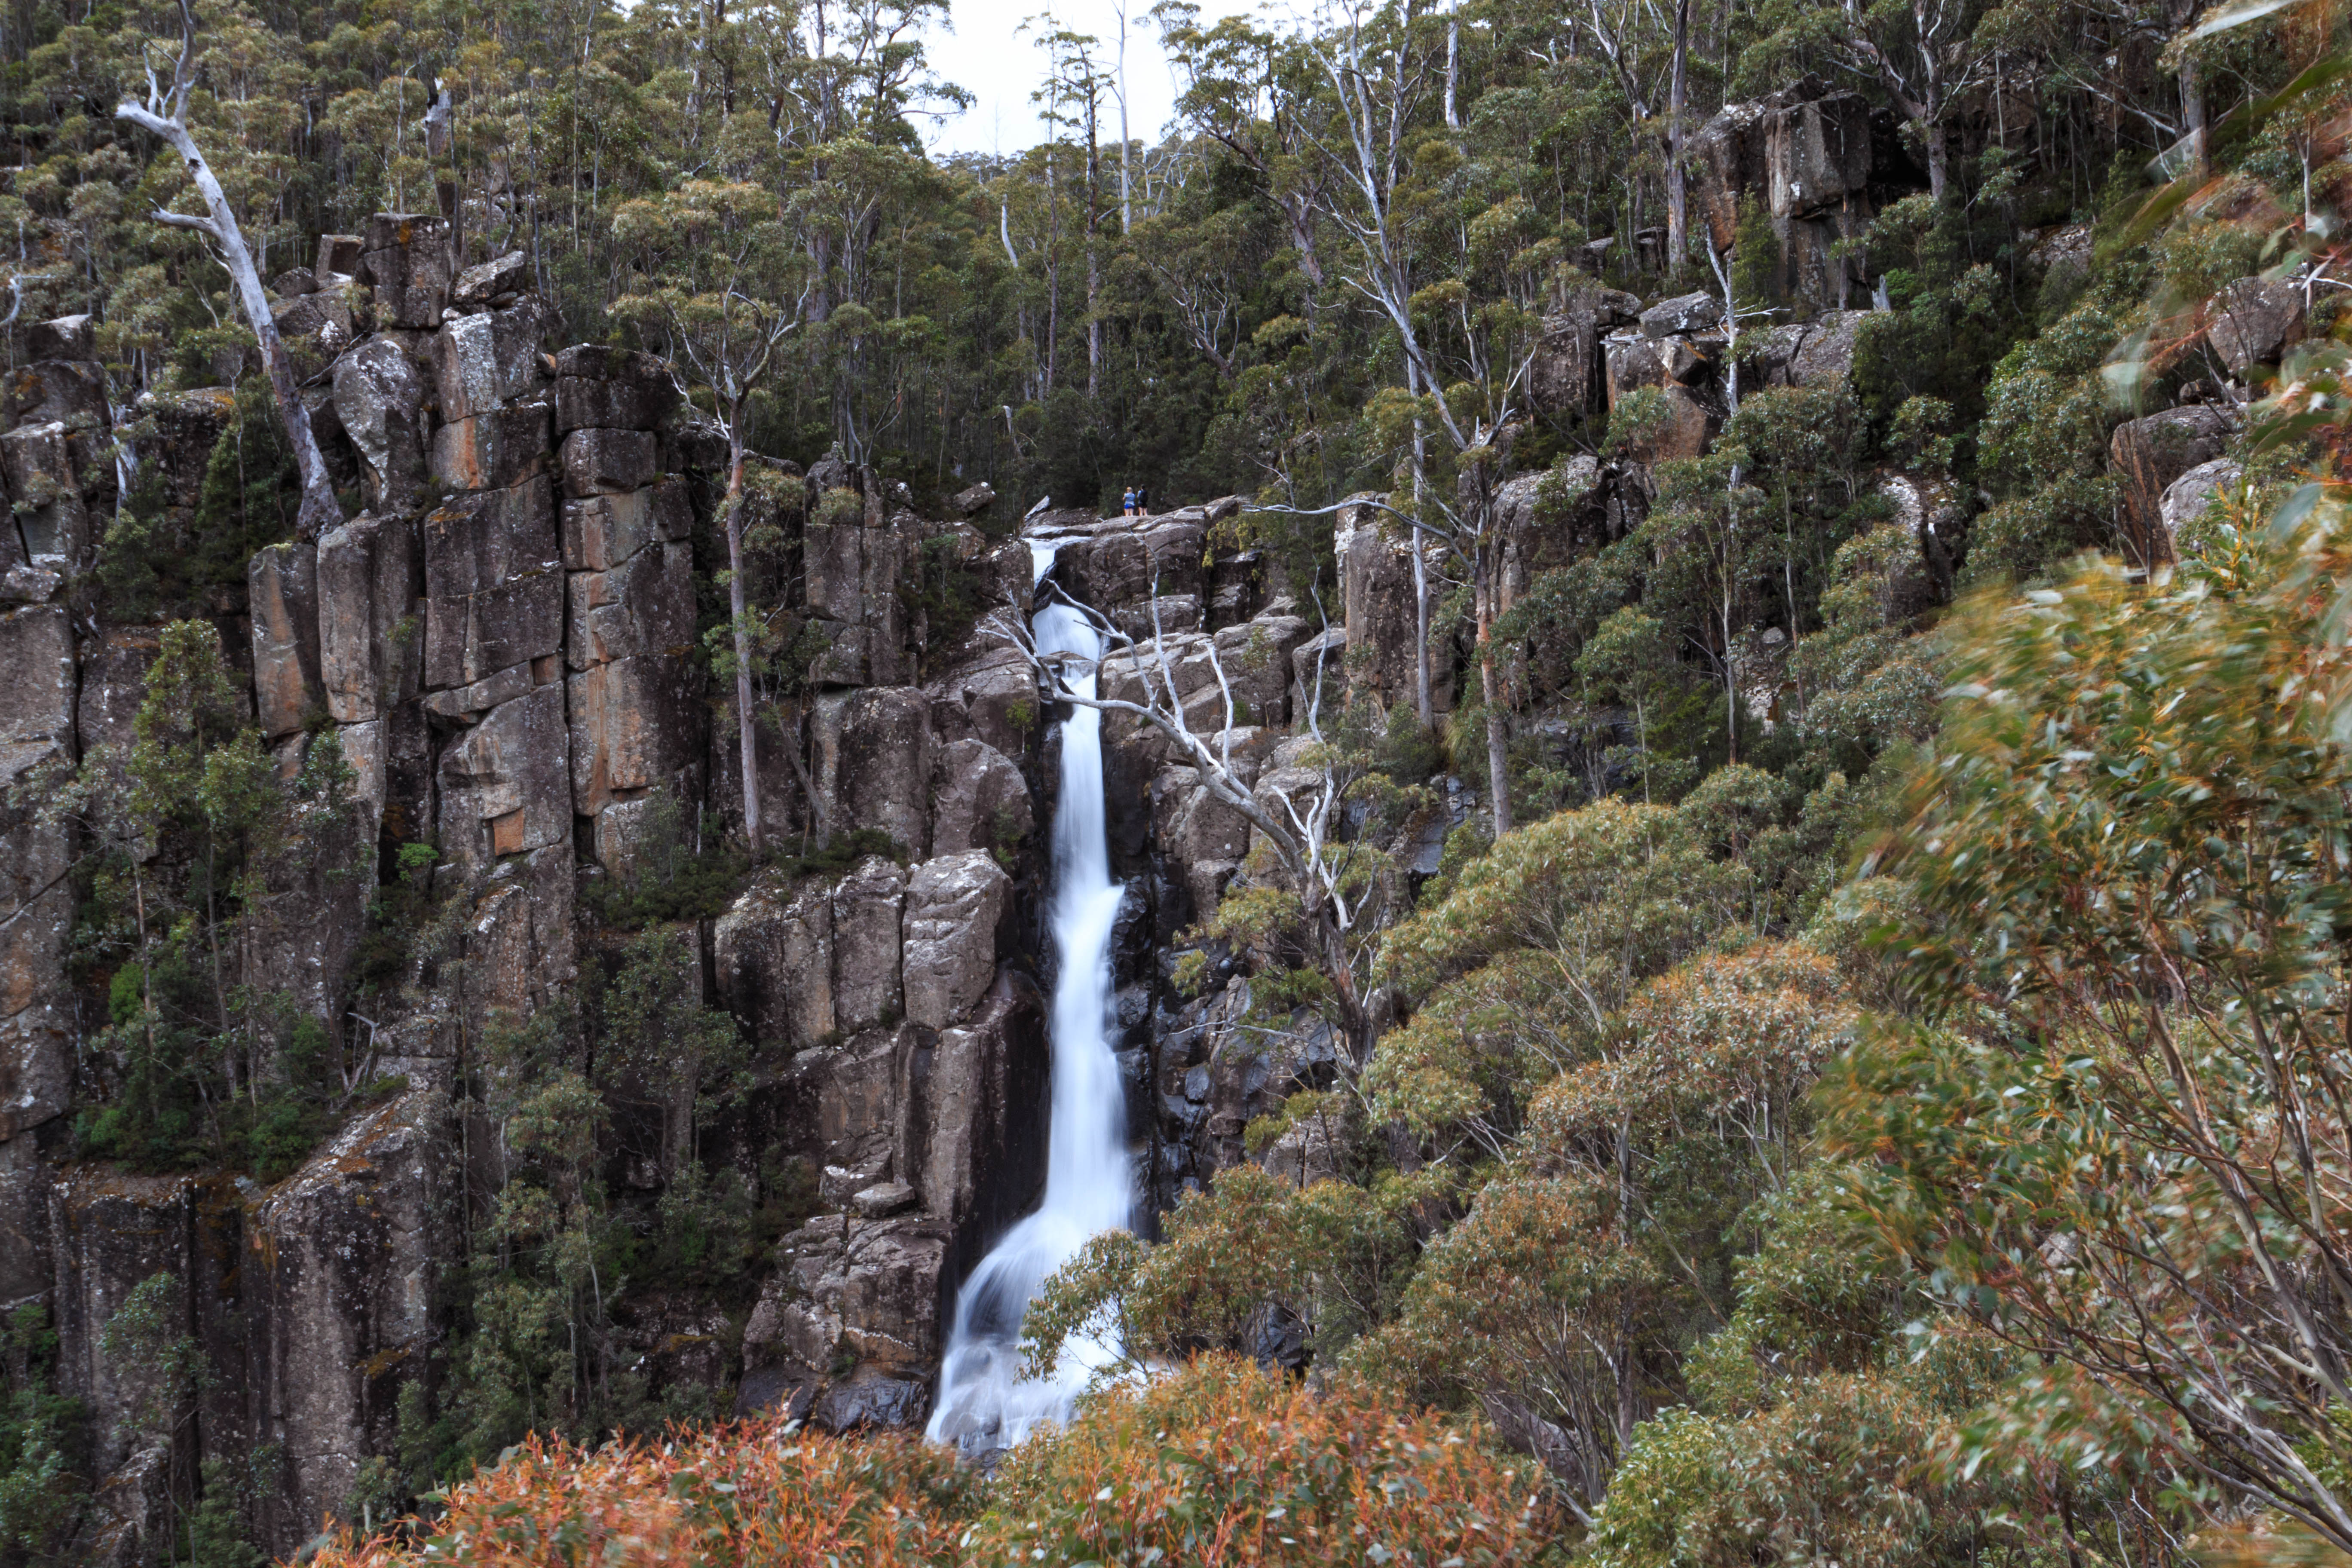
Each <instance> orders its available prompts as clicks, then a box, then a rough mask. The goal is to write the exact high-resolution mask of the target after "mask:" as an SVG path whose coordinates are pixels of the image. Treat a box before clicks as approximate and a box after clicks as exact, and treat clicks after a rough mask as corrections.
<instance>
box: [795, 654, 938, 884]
mask: <svg viewBox="0 0 2352 1568" xmlns="http://www.w3.org/2000/svg"><path fill="white" fill-rule="evenodd" d="M816 720H817V722H816V733H817V768H816V778H815V781H814V782H815V786H816V792H817V795H818V796H819V797H820V799H821V800H822V802H823V806H824V826H825V830H826V831H827V832H829V833H831V834H834V835H835V836H839V835H842V834H846V833H849V832H852V831H854V830H856V829H858V828H876V829H879V830H880V831H882V832H884V833H887V834H888V835H889V836H890V838H891V840H892V841H893V842H894V843H896V844H897V845H898V847H900V848H901V849H903V850H905V851H906V852H907V853H908V854H909V855H920V854H922V853H923V852H924V851H925V850H926V849H927V848H928V847H929V846H928V844H927V843H926V842H925V837H926V834H927V832H928V830H929V826H930V782H931V705H930V700H929V698H927V697H925V696H924V694H923V693H922V692H921V691H919V690H917V689H914V688H912V687H904V686H897V687H880V688H875V689H868V690H863V691H852V692H848V693H845V694H843V695H839V696H828V697H824V698H822V699H820V700H819V701H818V703H817V713H816Z"/></svg>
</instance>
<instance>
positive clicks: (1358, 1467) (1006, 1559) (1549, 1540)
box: [964, 1357, 1566, 1568]
mask: <svg viewBox="0 0 2352 1568" xmlns="http://www.w3.org/2000/svg"><path fill="white" fill-rule="evenodd" d="M1475 1439H1476V1434H1475V1431H1470V1432H1465V1431H1464V1430H1461V1429H1459V1428H1457V1427H1456V1426H1454V1424H1453V1423H1451V1422H1449V1421H1447V1420H1446V1419H1444V1418H1442V1417H1440V1416H1438V1415H1433V1414H1432V1413H1430V1412H1427V1411H1420V1410H1414V1411H1409V1412H1404V1413H1400V1412H1399V1411H1398V1410H1397V1409H1396V1408H1395V1406H1394V1404H1393V1402H1392V1401H1386V1400H1382V1399H1381V1398H1380V1397H1378V1396H1377V1395H1376V1394H1374V1392H1373V1391H1372V1390H1370V1389H1369V1388H1367V1387H1364V1386H1361V1385H1359V1384H1351V1383H1348V1382H1345V1381H1338V1380H1335V1381H1334V1382H1333V1383H1332V1384H1330V1385H1328V1386H1327V1387H1325V1388H1323V1389H1320V1390H1313V1391H1311V1390H1309V1389H1307V1388H1305V1387H1303V1386H1301V1385H1299V1384H1296V1383H1293V1382H1290V1381H1289V1380H1287V1379H1286V1378H1283V1377H1280V1376H1277V1375H1274V1374H1271V1373H1265V1372H1262V1371H1260V1370H1259V1369H1258V1368H1257V1367H1255V1366H1254V1365H1252V1364H1251V1363H1248V1362H1245V1361H1240V1360H1236V1359H1234V1358H1230V1357H1203V1358H1202V1359H1201V1360H1200V1361H1197V1362H1195V1363H1192V1366H1190V1367H1189V1368H1187V1369H1185V1370H1184V1371H1182V1372H1179V1373H1174V1374H1172V1375H1170V1376H1167V1377H1163V1378H1159V1379H1155V1380H1154V1381H1153V1382H1152V1383H1151V1384H1150V1386H1149V1387H1146V1388H1140V1389H1136V1388H1116V1389H1112V1390H1110V1391H1108V1392H1107V1393H1104V1394H1100V1395H1097V1397H1096V1398H1095V1399H1094V1400H1093V1401H1091V1402H1090V1404H1089V1406H1088V1407H1087V1409H1086V1410H1085V1411H1084V1412H1083V1413H1082V1414H1081V1415H1080V1416H1079V1418H1078V1419H1077V1420H1076V1422H1074V1423H1073V1424H1072V1426H1071V1427H1070V1429H1069V1430H1068V1431H1066V1432H1064V1433H1060V1434H1057V1435H1053V1436H1045V1437H1041V1438H1036V1439H1033V1440H1032V1441H1031V1442H1030V1443H1028V1444H1027V1445H1025V1446H1024V1447H1022V1448H1021V1449H1019V1450H1018V1451H1016V1452H1015V1454H1014V1455H1013V1458H1011V1459H1010V1460H1009V1461H1007V1463H1006V1465H1005V1467H1004V1468H1003V1470H1002V1471H1001V1472H1000V1473H999V1474H998V1476H997V1478H996V1481H995V1484H994V1487H993V1489H992V1493H991V1496H990V1498H989V1510H988V1512H987V1514H986V1515H985V1516H983V1517H982V1520H981V1521H979V1522H978V1523H977V1524H976V1525H974V1526H973V1527H972V1530H971V1533H970V1535H969V1536H967V1537H966V1551H965V1554H964V1561H965V1562H967V1563H971V1565H972V1568H1006V1565H1008V1564H1013V1563H1021V1564H1025V1565H1028V1568H1035V1564H1037V1563H1104V1564H1109V1563H1123V1564H1146V1563H1150V1564H1155V1565H1156V1568H1222V1565H1223V1564H1228V1563H1233V1564H1239V1563H1252V1564H1297V1565H1298V1568H1307V1565H1310V1564H1314V1565H1320V1564H1326V1563H1381V1564H1393V1565H1394V1568H1406V1565H1411V1568H1436V1565H1438V1564H1442V1563H1457V1564H1460V1565H1462V1568H1477V1565H1479V1564H1495V1565H1501V1564H1518V1563H1528V1564H1532V1563H1542V1562H1546V1561H1549V1560H1550V1559H1552V1558H1553V1557H1554V1555H1555V1554H1557V1555H1559V1556H1560V1557H1564V1556H1565V1555H1566V1553H1565V1552H1564V1551H1562V1550H1560V1548H1559V1545H1558V1543H1557V1541H1556V1536H1555V1531H1556V1526H1557V1521H1556V1520H1555V1518H1554V1517H1553V1515H1552V1511H1551V1510H1550V1509H1549V1506H1547V1503H1546V1500H1545V1499H1546V1497H1547V1493H1546V1492H1545V1489H1544V1488H1543V1485H1542V1483H1541V1481H1540V1479H1539V1478H1538V1475H1537V1474H1536V1472H1535V1471H1534V1469H1533V1468H1531V1467H1529V1466H1527V1465H1525V1464H1522V1463H1520V1462H1518V1461H1517V1460H1513V1459H1510V1458H1505V1457H1502V1456H1500V1455H1497V1454H1496V1453H1495V1452H1494V1451H1493V1450H1492V1449H1491V1448H1489V1447H1486V1446H1485V1445H1483V1444H1481V1443H1479V1442H1478V1441H1476V1440H1475Z"/></svg>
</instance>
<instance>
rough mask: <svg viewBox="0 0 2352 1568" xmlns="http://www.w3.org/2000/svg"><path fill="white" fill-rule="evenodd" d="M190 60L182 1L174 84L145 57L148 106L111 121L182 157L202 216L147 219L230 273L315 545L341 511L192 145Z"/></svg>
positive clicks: (234, 232)
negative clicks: (204, 245)
mask: <svg viewBox="0 0 2352 1568" xmlns="http://www.w3.org/2000/svg"><path fill="white" fill-rule="evenodd" d="M195 55H196V19H195V17H194V15H192V14H191V13H190V12H189V10H188V3H187V0H180V56H179V58H178V60H177V61H175V62H174V63H173V67H172V80H171V85H170V86H168V87H167V86H165V85H164V83H163V79H162V78H161V77H160V76H158V75H157V74H156V67H155V61H154V59H153V58H152V57H151V58H148V59H147V60H145V61H144V62H143V63H144V65H145V68H146V72H147V100H146V102H144V103H143V104H142V103H133V102H132V101H131V100H129V99H127V98H126V99H124V100H122V101H121V103H118V104H116V105H115V106H114V118H115V119H117V120H127V121H130V122H131V124H133V125H136V126H138V127H139V128H140V129H142V130H143V131H147V132H152V134H153V135H155V136H157V137H159V138H161V139H162V140H163V142H164V143H165V144H166V145H168V146H169V147H170V148H171V149H172V151H173V153H177V154H178V155H179V159H180V162H181V163H182V164H183V165H184V166H185V167H186V169H187V171H188V179H189V182H190V183H191V184H194V186H195V187H196V194H197V195H200V196H202V197H203V198H204V203H205V211H204V212H203V213H202V214H201V215H198V214H192V213H175V212H173V211H170V210H169V209H168V208H163V207H157V208H156V209H155V210H154V211H153V212H152V213H150V214H149V215H148V216H150V217H152V218H153V219H154V220H155V221H156V222H157V223H160V224H163V225H164V226H166V227H170V228H185V229H193V230H194V231H195V232H196V233H198V234H201V235H203V236H204V237H205V238H206V239H209V240H211V241H212V242H213V245H214V247H215V250H216V251H217V252H218V254H219V258H220V262H221V265H222V266H223V267H226V268H227V269H228V276H229V281H230V283H232V284H233V285H234V286H235V287H236V300H237V305H238V307H239V308H240V309H241V310H244V312H245V319H246V322H247V325H248V326H250V327H252V329H253V335H254V338H255V340H256V341H257V342H259V343H260V345H261V363H262V367H263V368H264V369H265V370H266V371H267V372H268V375H269V390H270V393H271V395H273V396H274V397H275V398H276V399H277V403H278V421H279V423H281V424H282V425H284V426H285V427H286V443H287V445H288V446H289V447H292V448H293V449H294V462H295V466H296V467H297V468H298V469H299V472H300V474H301V476H302V505H301V509H300V510H299V511H298V512H297V513H296V515H295V527H296V529H297V530H298V531H299V532H300V533H301V535H302V537H303V538H305V539H316V538H317V537H318V536H319V535H320V534H321V533H324V532H326V531H328V530H329V529H331V528H336V527H340V526H341V523H342V521H343V509H342V504H341V502H340V501H338V500H335V487H334V483H333V481H332V480H331V479H328V477H327V460H326V459H325V458H323V457H321V456H320V453H319V440H318V437H316V436H315V435H313V434H312V433H311V430H310V411H309V410H308V409H306V408H304V407H303V406H302V395H301V389H300V388H299V385H298V384H296V382H295V379H294V362H293V361H292V360H291V359H290V358H289V357H288V356H287V353H286V343H285V341H284V340H283V339H281V338H280V337H279V336H278V322H277V321H276V319H275V318H274V317H272V316H271V315H270V313H269V300H268V298H267V297H266V296H265V295H264V294H263V293H262V291H261V271H260V268H257V267H256V266H255V265H254V260H253V252H252V251H251V250H250V249H248V248H247V246H246V243H245V230H244V229H243V228H242V227H240V226H238V224H237V221H236V212H235V211H233V210H232V209H231V208H230V206H229V205H228V195H227V193H226V192H225V191H223V190H222V189H221V183H220V180H219V178H218V177H217V176H216V175H215V174H214V173H213V166H212V164H211V163H210V162H209V161H207V160H206V158H205V154H204V149H202V148H201V147H198V146H197V145H196V139H195V136H194V134H193V133H192V132H190V131H189V129H188V95H189V93H190V92H192V91H193V90H194V88H195V84H196V72H195Z"/></svg>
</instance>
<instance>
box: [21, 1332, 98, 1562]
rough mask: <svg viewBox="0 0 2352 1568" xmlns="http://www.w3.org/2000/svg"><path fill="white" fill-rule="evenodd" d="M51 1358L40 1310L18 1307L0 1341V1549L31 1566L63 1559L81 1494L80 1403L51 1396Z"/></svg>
mask: <svg viewBox="0 0 2352 1568" xmlns="http://www.w3.org/2000/svg"><path fill="white" fill-rule="evenodd" d="M57 1361H58V1333H57V1331H56V1329H54V1328H53V1327H51V1326H50V1323H49V1314H48V1310H47V1308H46V1307H44V1306H42V1305H41V1304H40V1303H39V1302H38V1301H26V1302H22V1303H19V1304H18V1305H17V1306H16V1309H15V1310H12V1311H11V1312H10V1313H9V1315H8V1323H7V1329H6V1337H5V1343H0V1383H4V1384H5V1392H6V1403H5V1405H0V1552H8V1553H11V1554H16V1553H21V1554H22V1560H23V1561H25V1562H26V1563H35V1564H47V1563H62V1562H63V1561H64V1560H65V1559H64V1555H63V1553H64V1550H65V1546H66V1542H67V1539H68V1536H69V1535H70V1534H71V1533H72V1531H73V1527H74V1524H75V1521H77V1520H78V1519H79V1517H80V1513H81V1510H82V1508H83V1506H84V1500H85V1496H86V1494H87V1491H88V1483H87V1482H86V1481H85V1480H84V1479H83V1476H84V1474H85V1471H84V1469H83V1467H82V1464H81V1462H80V1452H81V1448H82V1446H83V1433H82V1430H81V1428H82V1411H81V1404H80V1402H79V1400H75V1399H69V1398H67V1397H65V1396H63V1395H61V1394H58V1391H57V1381H58V1380H57Z"/></svg>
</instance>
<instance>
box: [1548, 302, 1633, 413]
mask: <svg viewBox="0 0 2352 1568" xmlns="http://www.w3.org/2000/svg"><path fill="white" fill-rule="evenodd" d="M1641 308H1642V302H1641V301H1640V300H1636V299H1635V298H1633V295H1631V294H1627V293H1625V292H1623V291H1622V290H1620V289H1611V288H1607V287H1605V286H1603V285H1601V284H1599V283H1589V282H1580V283H1577V284H1575V285H1574V286H1573V287H1571V288H1570V289H1569V290H1568V291H1567V295H1566V298H1565V300H1563V301H1562V303H1561V305H1560V307H1559V310H1554V311H1553V312H1551V313H1550V314H1549V315H1548V316H1546V317H1545V318H1544V321H1543V336H1542V338H1541V339H1540V340H1538V342H1537V344H1536V352H1535V356H1534V358H1533V359H1531V360H1530V361H1529V362H1528V401H1529V402H1530V403H1532V404H1533V405H1534V406H1535V409H1536V411H1537V412H1538V413H1539V414H1547V415H1550V416H1554V417H1557V418H1567V419H1589V418H1591V417H1592V416H1595V415H1598V414H1599V413H1601V410H1602V409H1603V408H1604V407H1605V406H1606V405H1607V399H1606V395H1605V394H1606V390H1607V382H1606V378H1605V371H1604V366H1603V364H1602V362H1601V334H1602V333H1603V332H1605V331H1609V330H1610V329H1611V328H1612V327H1619V326H1622V325H1624V324H1625V323H1626V322H1628V321H1633V319H1634V318H1635V317H1636V316H1638V315H1639V314H1640V312H1641Z"/></svg>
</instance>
